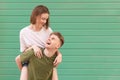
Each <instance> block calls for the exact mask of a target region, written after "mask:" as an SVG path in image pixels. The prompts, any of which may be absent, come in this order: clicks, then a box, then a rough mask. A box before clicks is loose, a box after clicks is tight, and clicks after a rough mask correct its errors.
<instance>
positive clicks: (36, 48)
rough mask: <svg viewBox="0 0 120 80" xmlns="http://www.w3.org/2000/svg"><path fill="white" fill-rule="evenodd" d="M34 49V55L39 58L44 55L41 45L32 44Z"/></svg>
mask: <svg viewBox="0 0 120 80" xmlns="http://www.w3.org/2000/svg"><path fill="white" fill-rule="evenodd" d="M32 48H33V50H34V55H35V56H36V57H38V58H41V57H42V56H43V55H42V51H41V49H40V48H39V47H37V46H35V45H33V46H32Z"/></svg>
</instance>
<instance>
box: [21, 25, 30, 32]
mask: <svg viewBox="0 0 120 80" xmlns="http://www.w3.org/2000/svg"><path fill="white" fill-rule="evenodd" d="M29 27H30V25H29V26H26V27H24V28H22V29H21V30H20V33H24V32H25V33H26V32H28V31H29Z"/></svg>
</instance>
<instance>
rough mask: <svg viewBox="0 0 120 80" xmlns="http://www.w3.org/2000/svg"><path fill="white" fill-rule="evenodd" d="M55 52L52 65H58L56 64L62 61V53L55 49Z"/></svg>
mask: <svg viewBox="0 0 120 80" xmlns="http://www.w3.org/2000/svg"><path fill="white" fill-rule="evenodd" d="M57 54H58V55H57V57H56V58H55V60H54V62H53V64H54V66H58V64H60V63H61V62H62V54H61V53H60V52H59V51H57Z"/></svg>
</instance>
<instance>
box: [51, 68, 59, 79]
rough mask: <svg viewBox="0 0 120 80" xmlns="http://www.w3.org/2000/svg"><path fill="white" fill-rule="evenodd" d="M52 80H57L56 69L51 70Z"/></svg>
mask: <svg viewBox="0 0 120 80" xmlns="http://www.w3.org/2000/svg"><path fill="white" fill-rule="evenodd" d="M52 80H58V74H57V69H56V68H53V76H52Z"/></svg>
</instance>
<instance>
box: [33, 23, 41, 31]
mask: <svg viewBox="0 0 120 80" xmlns="http://www.w3.org/2000/svg"><path fill="white" fill-rule="evenodd" d="M42 27H43V26H42V25H37V24H35V25H33V24H32V25H31V29H32V30H33V31H40V30H41V29H42Z"/></svg>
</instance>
